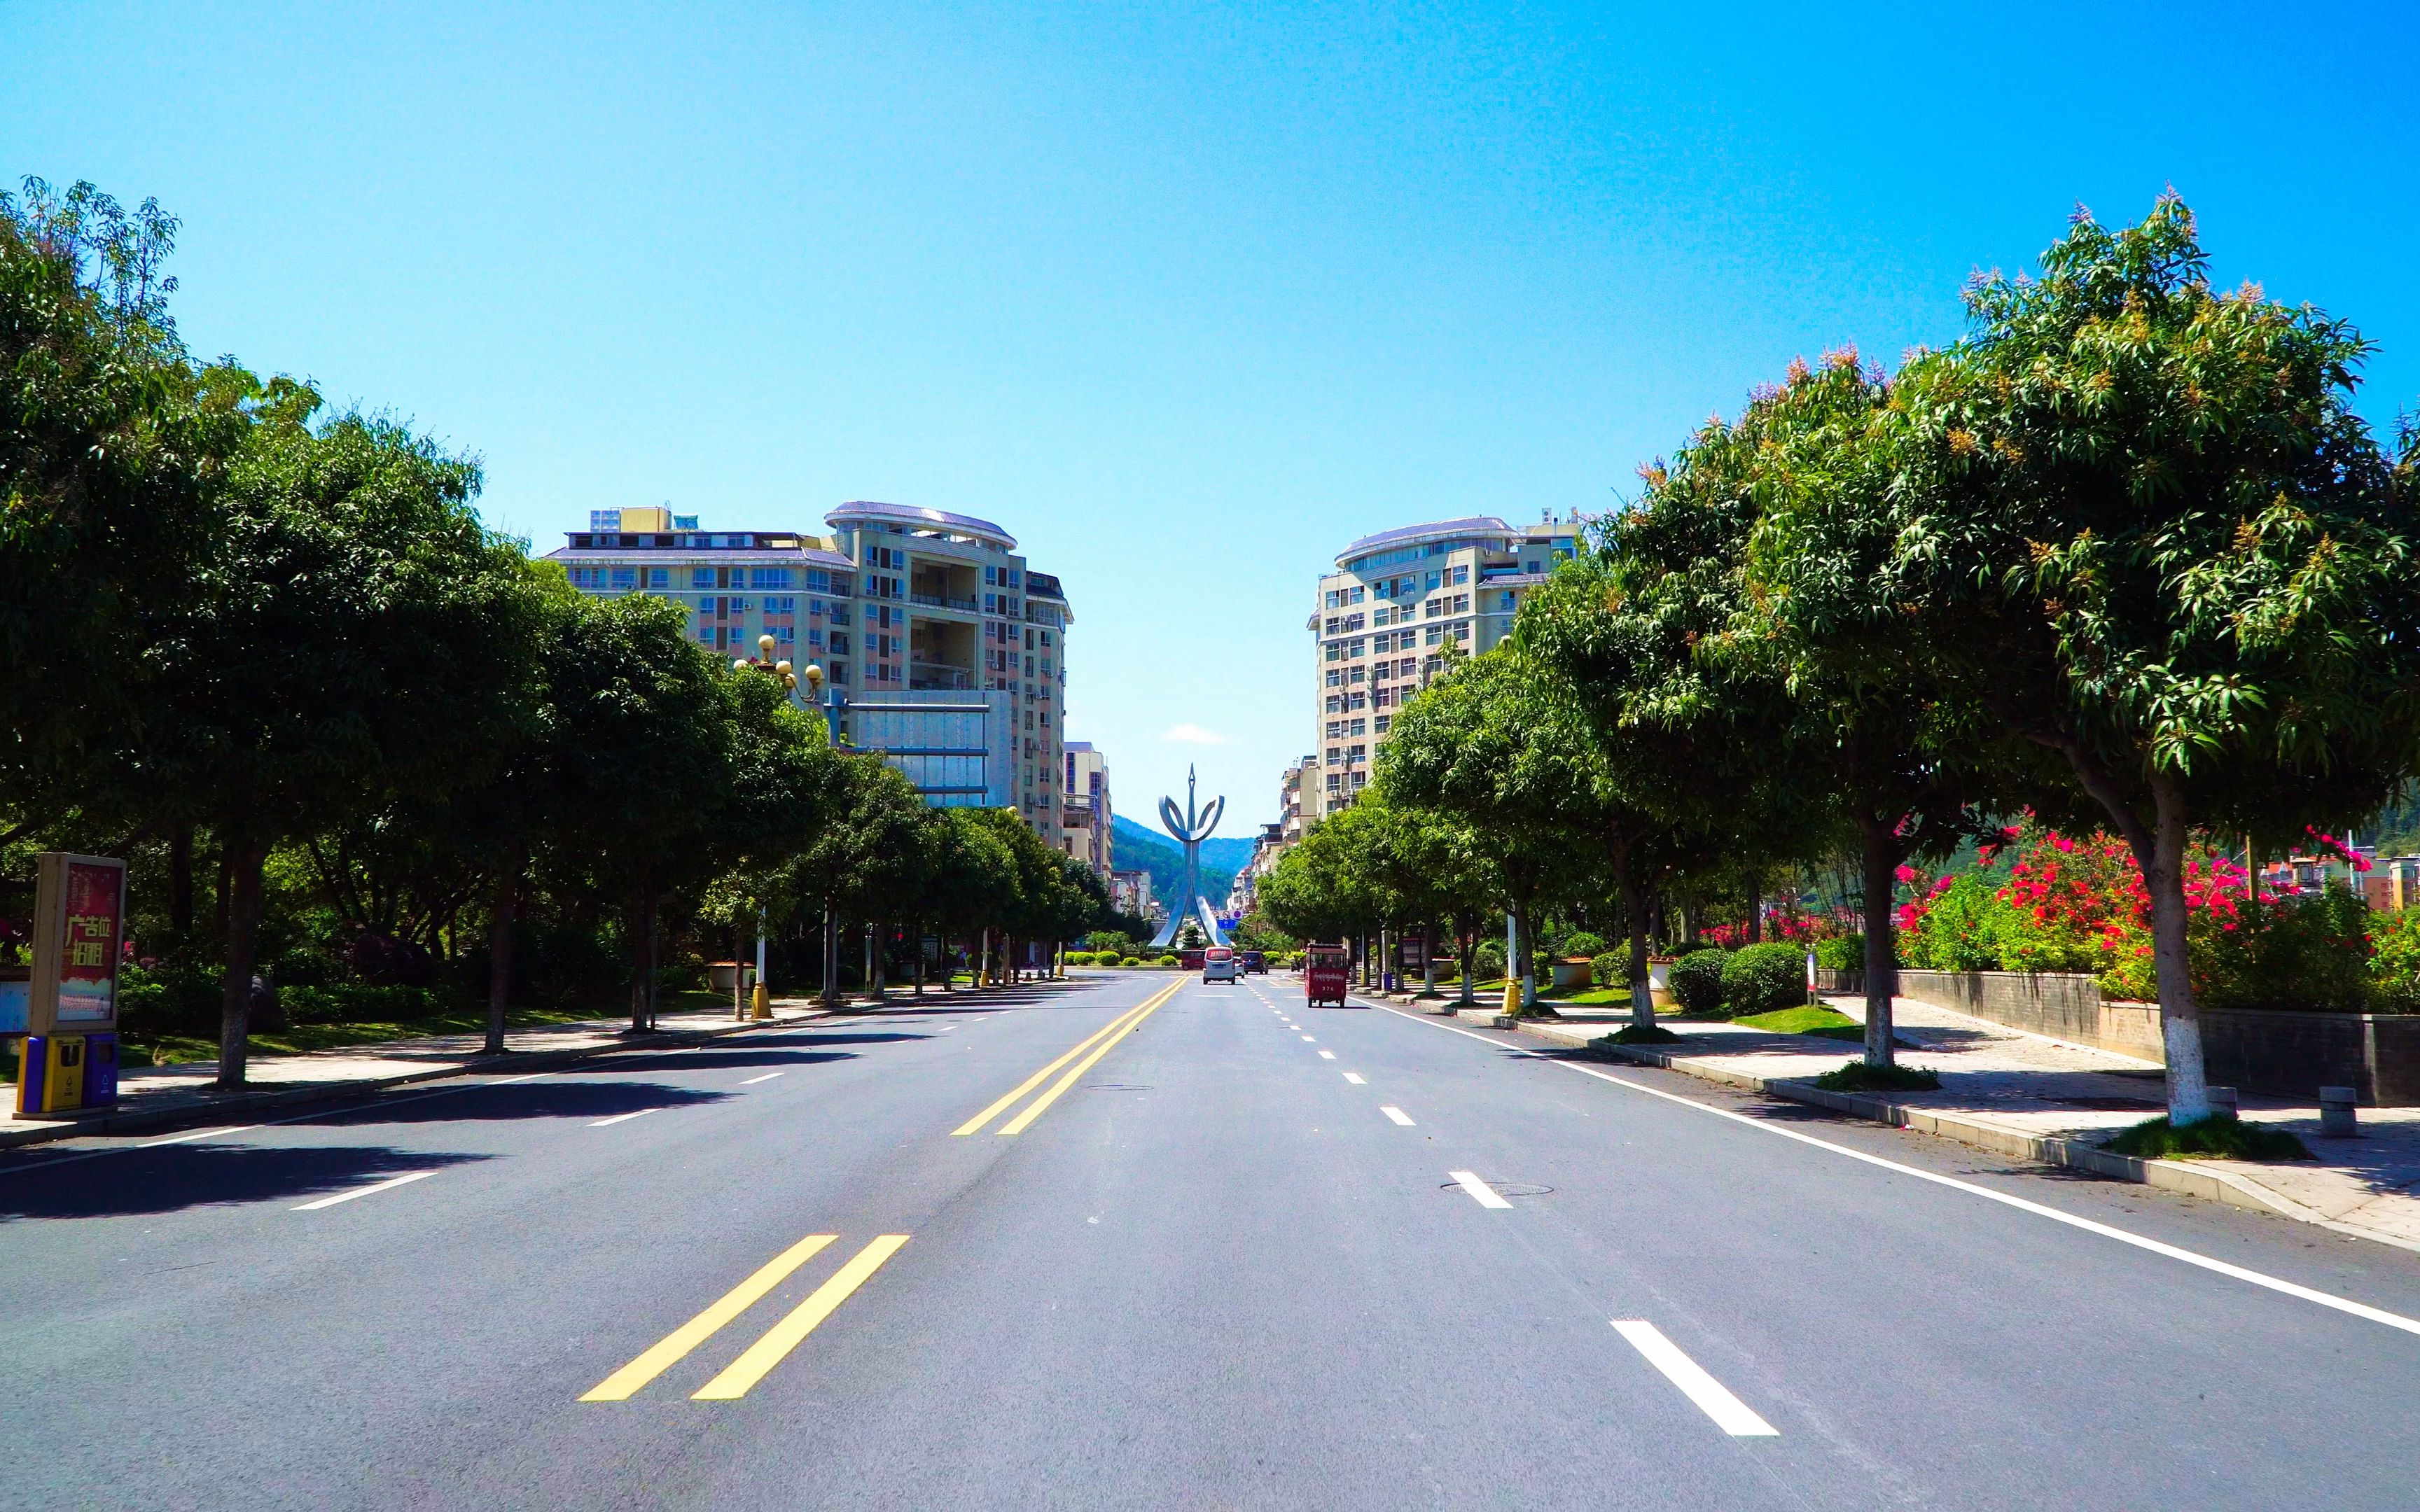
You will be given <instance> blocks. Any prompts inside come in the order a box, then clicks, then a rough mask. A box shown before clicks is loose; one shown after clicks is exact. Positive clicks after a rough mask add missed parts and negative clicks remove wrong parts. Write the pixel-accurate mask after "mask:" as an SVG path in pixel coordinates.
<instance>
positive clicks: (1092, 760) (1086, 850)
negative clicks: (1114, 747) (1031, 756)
mask: <svg viewBox="0 0 2420 1512" xmlns="http://www.w3.org/2000/svg"><path fill="white" fill-rule="evenodd" d="M1061 802H1062V804H1063V813H1062V817H1061V825H1062V826H1063V838H1062V840H1061V843H1060V849H1062V850H1063V851H1065V852H1066V853H1067V854H1068V855H1070V856H1077V857H1078V858H1080V859H1081V860H1082V861H1083V862H1084V864H1085V865H1087V866H1089V867H1091V868H1092V869H1093V874H1094V876H1097V877H1099V878H1100V879H1101V880H1102V881H1103V882H1105V883H1106V882H1108V881H1109V876H1110V874H1111V873H1112V872H1116V871H1117V859H1116V847H1115V845H1114V843H1113V841H1112V840H1111V837H1110V833H1109V831H1110V826H1111V825H1113V824H1114V823H1115V822H1116V819H1117V813H1116V811H1115V810H1114V809H1113V808H1112V807H1111V806H1110V803H1109V763H1108V762H1106V761H1104V760H1102V758H1101V753H1100V752H1099V751H1097V750H1094V748H1093V743H1092V742H1091V741H1089V740H1071V741H1069V742H1067V789H1066V792H1065V794H1064V795H1063V797H1062V799H1061Z"/></svg>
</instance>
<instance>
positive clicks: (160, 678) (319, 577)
mask: <svg viewBox="0 0 2420 1512" xmlns="http://www.w3.org/2000/svg"><path fill="white" fill-rule="evenodd" d="M244 387H245V389H246V394H245V398H246V402H248V403H256V404H257V405H258V408H257V409H256V410H255V411H254V413H253V418H252V421H251V428H250V431H249V433H248V434H247V436H246V438H245V440H244V444H243V446H242V448H241V449H240V452H239V453H238V454H237V455H236V457H235V459H234V462H233V465H232V467H231V469H230V471H229V473H228V476H227V479H226V484H225V487H224V489H223V490H221V492H220V508H221V511H222V514H221V520H220V525H219V534H218V536H217V538H216V539H215V540H214V541H213V542H212V543H211V545H210V548H209V552H208V554H207V556H206V557H205V558H203V559H202V561H201V563H199V564H198V568H197V571H196V573H195V579H194V586H193V588H192V590H191V592H190V595H189V596H187V597H184V598H182V599H178V600H174V601H171V602H169V603H166V604H164V605H163V607H162V608H161V609H159V610H158V611H156V612H155V613H153V614H152V615H150V616H148V617H147V619H146V620H145V621H144V622H142V623H141V626H140V633H141V636H142V639H141V640H140V642H139V643H140V644H141V646H142V647H143V655H144V656H145V657H146V658H147V660H149V661H150V663H151V664H152V669H153V672H154V676H155V678H156V682H155V685H154V686H155V687H156V695H155V701H154V702H153V704H152V706H151V707H150V709H149V710H148V711H147V718H146V723H145V726H144V730H143V733H142V737H141V740H140V743H139V744H138V745H137V746H136V747H135V748H133V750H132V753H131V754H132V760H131V762H129V763H126V764H109V765H107V766H98V765H97V766H96V772H97V773H101V774H103V775H102V776H101V784H100V787H101V792H100V793H99V795H98V797H97V801H100V802H102V803H120V804H124V805H126V806H127V807H129V808H130V809H132V810H135V811H138V812H144V813H147V814H148V815H150V816H151V818H152V821H153V822H154V823H163V824H167V825H174V824H180V823H195V822H198V823H203V824H207V825H209V827H210V828H211V829H212V831H213V832H214V833H215V834H216V836H217V838H218V840H219V841H220V844H221V847H222V853H223V856H224V858H225V859H224V862H223V864H224V867H225V872H226V874H227V876H228V878H229V881H230V892H229V898H228V903H227V910H226V912H227V939H226V987H225V1013H224V1018H223V1023H222V1026H221V1044H220V1062H219V1066H220V1072H219V1079H220V1085H222V1086H224V1087H229V1088H234V1087H240V1086H241V1085H242V1084H243V1079H244V1061H245V1050H246V1044H245V1035H246V1032H247V1026H248V1022H249V1014H250V1004H251V983H252V978H253V967H254V955H255V949H256V930H257V927H258V925H259V922H260V909H261V886H262V864H263V861H264V860H265V858H266V857H267V856H268V854H269V851H270V849H271V847H272V846H273V845H275V844H277V843H278V842H279V841H284V840H286V839H288V838H290V837H294V836H298V835H302V834H306V833H312V832H316V831H318V830H321V829H324V828H327V827H330V826H331V825H334V824H341V823H342V822H344V820H345V819H346V818H347V816H349V815H356V814H359V813H361V812H363V811H364V810H365V809H367V808H372V807H375V806H379V805H381V804H386V803H393V802H397V801H412V800H419V799H426V798H429V797H433V796H435V795H442V794H443V793H446V792H448V791H450V790H452V789H453V788H455V787H458V786H459V785H461V784H462V783H465V782H467V781H473V780H476V779H478V778H479V777H481V776H482V775H484V774H485V773H486V772H488V771H489V770H491V769H492V764H493V751H494V749H495V746H496V740H495V736H496V734H497V732H499V731H501V730H509V729H511V728H512V727H513V726H514V724H515V723H516V721H517V720H518V718H519V717H520V711H519V707H518V702H517V701H518V700H519V699H520V698H521V697H522V696H523V693H524V690H525V688H526V687H527V685H528V683H529V680H530V679H529V674H528V669H527V665H526V658H527V656H529V655H530V653H529V650H528V648H529V647H530V646H531V645H532V644H533V640H534V634H533V632H534V630H535V613H534V599H533V594H532V593H531V589H530V579H529V576H528V574H527V572H526V570H525V569H524V567H523V565H522V559H521V556H520V551H519V550H518V548H516V547H515V546H513V545H512V544H510V543H506V542H503V541H499V540H496V539H494V538H492V537H490V536H489V534H488V533H487V532H486V531H485V530H484V529H483V528H482V527H481V526H480V524H479V520H478V517H477V516H476V515H475V514H474V513H473V511H472V509H471V507H470V501H471V497H472V495H473V493H474V492H475V491H476V489H477V486H478V470H477V468H476V467H475V466H474V465H473V464H472V463H471V462H469V461H467V460H464V459H461V458H458V457H453V456H449V455H445V454H444V453H443V452H442V451H441V450H439V449H438V448H437V447H436V446H435V445H434V444H433V443H431V442H428V441H427V440H422V439H420V438H418V437H415V436H412V435H411V434H410V433H409V432H408V431H405V430H404V429H402V428H401V427H399V426H396V425H393V424H387V423H384V422H380V421H371V420H366V419H364V418H362V417H360V416H356V415H346V416H341V417H339V418H337V419H336V420H334V421H333V422H331V423H329V424H325V425H323V426H321V427H319V428H317V429H314V428H313V427H312V426H311V425H310V424H308V421H309V417H310V414H311V411H312V409H313V407H314V405H315V404H316V397H315V396H313V395H311V394H309V393H308V392H307V391H303V390H298V389H294V388H291V387H286V388H280V387H277V386H273V385H258V384H249V383H247V384H245V385H244Z"/></svg>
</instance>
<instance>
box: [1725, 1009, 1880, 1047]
mask: <svg viewBox="0 0 2420 1512" xmlns="http://www.w3.org/2000/svg"><path fill="white" fill-rule="evenodd" d="M1731 1022H1732V1023H1733V1024H1744V1025H1745V1026H1748V1027H1749V1028H1751V1029H1763V1030H1765V1031H1766V1032H1768V1033H1772V1034H1823V1033H1824V1031H1826V1030H1830V1029H1851V1030H1854V1031H1855V1032H1854V1034H1853V1035H1850V1036H1848V1038H1852V1039H1863V1038H1865V1033H1866V1029H1865V1026H1864V1025H1862V1024H1859V1023H1858V1022H1857V1021H1856V1020H1855V1019H1853V1018H1851V1017H1849V1015H1847V1014H1846V1013H1840V1012H1836V1011H1833V1010H1831V1009H1828V1008H1816V1007H1813V1006H1811V1005H1810V1006H1808V1007H1806V1008H1777V1009H1775V1010H1774V1011H1772V1012H1770V1013H1751V1014H1749V1015H1748V1016H1747V1017H1745V1018H1739V1019H1733V1020H1731ZM1824 1037H1825V1038H1826V1039H1834V1038H1840V1037H1839V1036H1835V1035H1829V1034H1825V1036H1824Z"/></svg>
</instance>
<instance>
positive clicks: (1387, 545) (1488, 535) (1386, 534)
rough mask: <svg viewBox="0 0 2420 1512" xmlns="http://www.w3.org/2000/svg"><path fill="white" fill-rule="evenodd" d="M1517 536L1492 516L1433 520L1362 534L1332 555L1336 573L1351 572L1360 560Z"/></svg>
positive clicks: (1500, 540) (1510, 528)
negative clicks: (1334, 556)
mask: <svg viewBox="0 0 2420 1512" xmlns="http://www.w3.org/2000/svg"><path fill="white" fill-rule="evenodd" d="M1520 533H1521V532H1518V531H1516V530H1514V529H1513V528H1512V526H1510V525H1507V524H1506V523H1504V521H1502V520H1500V519H1497V517H1495V516H1493V515H1470V516H1466V517H1464V518H1461V519H1440V520H1434V521H1432V522H1430V523H1429V524H1426V525H1401V526H1397V527H1396V528H1395V529H1393V530H1391V531H1380V532H1378V533H1377V534H1375V535H1365V536H1363V537H1361V539H1359V540H1357V541H1356V542H1354V543H1353V544H1352V545H1351V546H1348V547H1346V548H1344V549H1343V550H1342V551H1339V552H1338V553H1336V568H1337V570H1338V571H1339V572H1352V571H1354V570H1356V565H1355V564H1356V563H1358V562H1359V561H1360V560H1361V559H1362V558H1364V557H1371V556H1377V555H1381V554H1386V555H1389V556H1391V555H1392V554H1393V553H1395V552H1398V551H1410V550H1412V549H1414V548H1419V547H1426V546H1442V545H1444V544H1445V543H1447V542H1449V541H1474V540H1475V541H1493V542H1502V541H1504V540H1507V539H1510V538H1511V537H1512V536H1515V535H1518V534H1520ZM1397 560H1408V559H1404V558H1399V559H1397Z"/></svg>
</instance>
